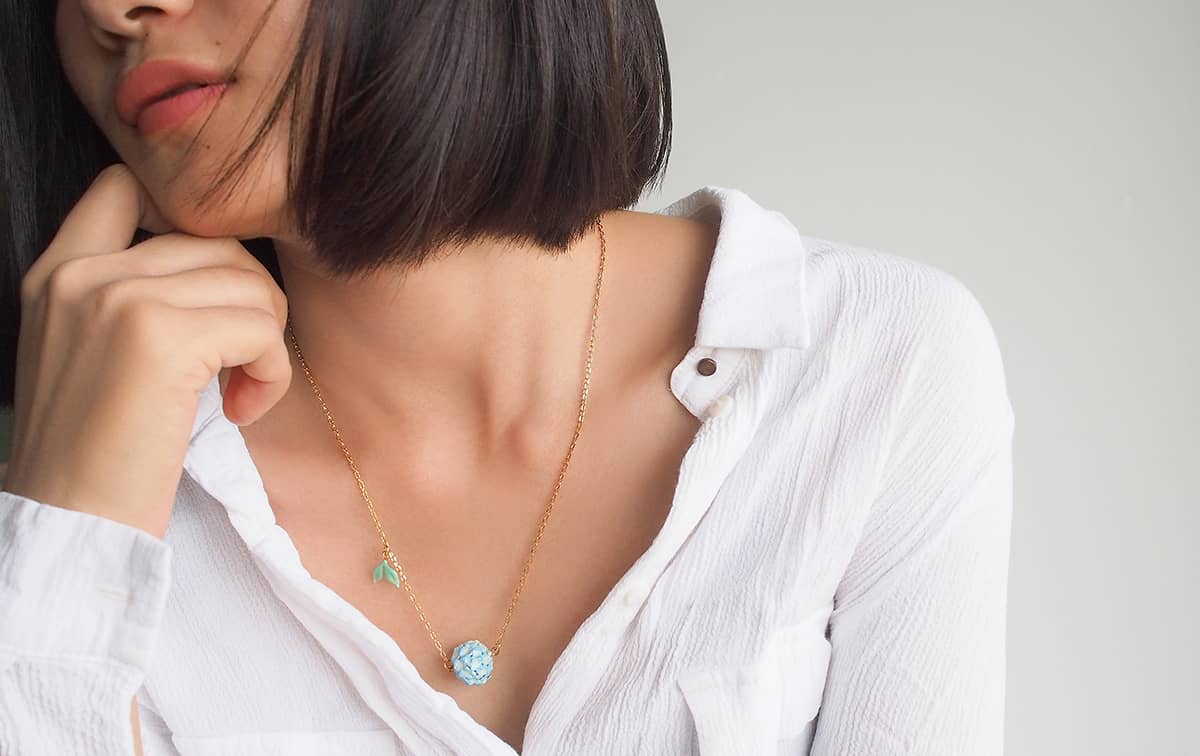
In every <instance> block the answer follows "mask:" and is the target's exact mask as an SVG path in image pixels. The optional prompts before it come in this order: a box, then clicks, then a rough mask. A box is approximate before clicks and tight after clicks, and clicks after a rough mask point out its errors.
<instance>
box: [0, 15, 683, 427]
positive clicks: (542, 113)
mask: <svg viewBox="0 0 1200 756" xmlns="http://www.w3.org/2000/svg"><path fill="white" fill-rule="evenodd" d="M55 5H56V3H53V2H48V3H43V2H37V3H28V2H21V1H20V0H0V8H2V10H0V28H4V29H8V30H9V32H8V34H9V40H10V41H6V43H5V45H4V46H3V51H2V52H0V56H2V57H0V182H2V184H3V190H0V246H2V253H3V261H2V262H0V309H2V311H0V404H7V405H11V404H12V401H13V381H14V375H15V369H16V366H15V362H16V345H17V334H18V329H19V317H20V300H19V291H20V281H21V277H22V276H23V275H24V271H25V270H27V269H28V267H29V266H30V265H31V264H32V262H33V260H34V259H35V258H36V257H37V255H38V254H40V252H41V251H42V250H43V249H44V248H45V246H46V245H47V244H48V243H49V240H50V238H52V236H53V234H54V232H55V230H56V229H57V227H58V224H59V223H61V221H62V218H63V217H64V216H65V215H66V213H67V211H68V210H69V209H70V207H71V206H72V205H73V204H74V202H75V201H76V200H77V199H78V197H79V196H80V195H81V194H82V192H83V191H84V190H85V189H86V187H87V186H88V184H89V183H90V181H91V179H92V178H93V177H94V176H95V175H96V173H98V172H99V170H100V169H101V168H102V167H104V166H105V165H107V164H109V163H112V162H117V161H118V158H117V156H116V155H115V153H114V152H113V150H112V148H111V146H110V145H109V144H108V143H107V141H106V140H105V138H104V136H103V134H102V133H101V132H100V131H99V129H98V128H97V127H96V126H95V124H94V123H93V122H92V121H91V119H90V117H89V116H88V115H87V113H86V112H85V111H84V109H83V107H82V106H81V105H80V103H79V101H78V100H77V99H76V97H75V95H74V93H73V92H72V91H71V89H70V87H69V86H68V85H67V82H66V79H65V77H64V75H63V73H62V69H61V66H60V63H59V60H58V55H57V51H56V50H55V47H54V10H55ZM268 12H269V11H268ZM298 38H299V48H298V49H300V50H303V51H311V54H308V53H307V52H306V54H305V55H298V56H297V57H296V59H295V60H294V61H293V63H292V64H291V66H290V67H289V70H288V72H287V76H286V79H285V81H284V85H283V87H282V89H281V91H280V93H279V97H278V98H277V100H276V101H275V103H274V105H273V107H272V109H271V111H270V113H269V114H268V116H267V120H265V121H264V123H263V124H261V126H260V127H259V129H258V131H257V133H256V135H255V138H254V139H253V140H252V141H251V144H250V145H249V147H248V148H247V150H246V151H245V152H241V153H239V154H236V155H234V156H231V161H230V163H229V165H228V166H226V167H227V170H226V171H224V172H223V174H222V177H221V178H220V179H218V180H217V181H216V182H215V183H214V184H213V185H212V186H210V187H206V188H205V190H204V192H203V193H202V194H203V196H204V198H209V197H211V196H213V195H219V193H220V192H222V191H224V189H225V187H226V182H227V181H236V180H237V178H238V177H239V175H240V174H241V171H242V169H244V168H245V166H246V165H247V162H248V160H249V158H250V157H251V156H252V154H253V151H254V149H255V148H256V147H258V146H259V145H260V144H261V141H262V139H263V138H264V137H265V136H266V134H267V133H268V131H269V130H270V129H271V128H272V127H273V126H274V125H275V124H276V123H277V122H278V119H279V118H280V114H281V113H283V112H285V110H290V112H291V119H290V125H291V131H290V134H291V136H290V140H289V176H288V184H289V195H290V205H291V207H292V209H293V210H294V212H295V220H296V223H297V226H298V229H299V231H300V232H301V233H302V234H303V235H304V237H305V238H306V239H307V240H308V241H309V242H310V243H312V244H313V246H314V249H315V253H316V254H317V256H318V260H319V261H320V262H321V263H322V264H323V265H324V266H325V267H326V268H327V269H328V270H329V271H330V272H331V273H332V274H334V275H340V276H353V275H357V274H360V273H366V272H370V271H372V270H375V269H377V268H378V267H380V266H382V265H385V264H389V263H405V264H419V263H420V262H421V261H422V260H424V259H425V257H426V256H427V255H428V254H429V253H431V252H432V251H433V250H436V249H438V248H442V247H444V246H446V245H454V244H458V243H466V242H470V241H473V240H475V239H477V238H480V237H483V236H494V237H498V238H502V239H509V240H512V241H514V242H532V243H535V244H538V245H540V246H546V247H551V248H556V249H565V248H566V247H567V246H568V245H570V244H571V243H573V242H574V241H575V240H577V239H578V238H580V236H582V235H583V234H584V233H586V232H587V231H589V230H590V229H591V228H592V227H593V226H594V225H595V222H596V219H597V217H598V216H599V215H600V214H601V213H602V212H605V211H607V210H612V209H617V208H627V207H629V206H631V205H633V204H634V203H635V202H637V200H638V199H639V198H640V197H641V195H642V194H643V192H645V191H646V190H647V189H648V188H650V187H651V186H652V185H653V184H654V183H655V182H656V181H660V180H661V178H662V173H663V171H664V170H665V168H666V162H667V157H668V154H669V152H670V141H671V93H670V74H669V69H668V65H667V55H666V43H665V40H664V38H663V32H662V26H661V21H660V19H659V16H658V11H657V9H656V8H655V5H654V2H653V0H354V1H353V2H330V1H328V0H312V2H311V5H310V6H309V11H308V14H307V16H306V18H305V21H304V24H303V28H302V29H301V30H300V32H299V37H298ZM301 89H303V90H304V91H301ZM297 95H302V96H299V97H298V96H297ZM289 103H291V104H292V105H293V107H291V108H288V107H287V106H288V104H289ZM246 246H247V247H248V248H249V249H250V251H251V252H252V253H253V254H254V255H255V256H256V257H258V259H259V260H260V261H262V262H263V264H264V265H266V266H267V268H268V269H269V270H271V271H272V273H273V274H274V275H275V277H276V280H277V281H279V283H280V285H281V286H282V283H283V282H282V280H280V277H279V270H278V266H277V264H276V262H275V259H274V251H273V249H272V247H271V244H270V242H269V240H265V239H259V240H250V241H247V242H246Z"/></svg>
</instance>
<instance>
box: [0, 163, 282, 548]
mask: <svg viewBox="0 0 1200 756" xmlns="http://www.w3.org/2000/svg"><path fill="white" fill-rule="evenodd" d="M139 226H141V227H143V228H148V229H150V230H165V229H166V226H165V224H164V223H163V222H162V220H161V218H158V216H157V212H156V211H155V210H154V207H153V203H152V202H151V200H150V199H149V197H148V196H147V195H146V193H145V190H144V189H143V188H142V187H141V185H140V183H139V182H138V181H137V179H136V178H135V177H134V176H133V174H132V173H131V172H130V171H129V169H128V168H126V167H125V166H123V165H115V166H111V167H109V168H107V169H105V170H104V171H103V172H102V173H101V174H100V176H99V177H98V178H97V179H96V181H95V182H94V183H93V184H92V186H91V187H90V188H89V189H88V191H87V192H86V193H85V194H84V195H83V197H82V198H81V199H80V200H79V202H78V203H77V204H76V205H75V207H74V208H73V209H72V210H71V212H70V214H69V215H68V216H67V218H66V220H65V221H64V222H63V224H62V226H61V227H60V228H59V230H58V233H57V235H56V236H55V237H54V240H53V241H52V242H51V244H50V246H49V247H48V248H47V249H46V250H45V252H43V253H42V255H41V256H40V257H39V258H38V259H37V260H36V261H35V262H34V264H33V265H32V266H31V267H30V269H29V270H28V271H27V272H26V274H25V276H24V279H23V280H22V283H21V332H20V336H19V341H18V347H17V376H16V394H15V399H16V401H15V417H14V421H15V422H14V428H13V445H12V453H11V457H10V460H9V469H8V478H7V480H6V482H5V490H8V491H11V492H12V493H16V494H20V495H23V496H27V497H29V498H31V499H35V500H38V501H40V502H44V503H46V504H52V505H55V506H60V507H64V508H67V509H72V510H78V511H84V512H90V513H92V514H96V515H100V516H103V517H107V518H110V519H113V520H116V521H119V522H123V523H125V524H128V525H132V526H135V527H139V528H142V529H144V530H146V531H148V532H150V533H152V534H153V535H156V536H158V537H159V538H161V537H163V535H164V534H165V532H166V527H167V521H168V520H169V518H170V513H171V508H172V507H173V505H174V500H175V492H176V487H177V485H178V483H179V477H180V473H181V471H182V469H183V459H184V456H185V454H186V452H187V446H188V442H189V440H190V433H191V430H192V427H193V424H194V422H195V417H196V411H197V405H198V397H199V394H200V392H201V391H202V390H203V389H204V388H205V387H206V386H207V385H208V384H209V383H210V382H211V380H212V378H213V376H215V375H216V374H217V373H218V372H219V371H221V370H222V369H223V368H232V371H231V373H230V375H229V382H228V385H227V386H226V387H225V390H224V402H225V404H224V407H225V411H226V415H227V416H228V417H229V418H230V419H231V420H233V421H234V422H237V423H238V424H240V425H246V424H249V423H251V422H253V421H254V420H257V419H258V418H259V417H261V416H262V415H263V414H265V413H266V412H267V411H268V410H269V409H270V408H271V407H272V406H273V405H274V404H275V403H276V402H277V401H279V399H281V398H282V397H283V395H284V394H285V393H286V391H287V387H288V385H289V383H290V381H291V375H292V368H291V363H290V360H289V357H288V351H287V345H286V344H285V343H284V339H283V329H284V327H285V325H286V323H287V299H286V297H285V296H284V293H283V291H282V290H281V289H280V288H279V286H278V285H277V284H276V283H275V281H274V279H273V278H272V277H271V274H270V273H269V272H268V271H267V270H266V268H264V267H263V266H262V264H261V263H259V262H258V260H256V259H255V258H254V256H253V255H251V254H250V253H249V252H248V251H247V250H246V248H245V247H243V246H242V245H241V244H240V243H239V242H238V241H237V240H236V239H208V238H200V237H196V236H190V235H187V234H182V233H164V234H162V235H160V236H156V237H154V238H152V239H149V240H148V241H145V242H142V243H141V244H137V245H135V246H133V247H130V246H129V244H130V242H131V240H132V238H133V234H134V232H135V231H136V230H137V228H138V227H139Z"/></svg>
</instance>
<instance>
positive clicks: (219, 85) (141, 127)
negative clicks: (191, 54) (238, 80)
mask: <svg viewBox="0 0 1200 756" xmlns="http://www.w3.org/2000/svg"><path fill="white" fill-rule="evenodd" d="M228 82H229V77H228V76H226V75H225V74H224V73H223V72H221V71H219V70H216V69H213V68H208V67H206V66H202V65H199V64H196V63H190V62H187V61H182V60H167V59H158V60H149V61H146V62H145V63H142V64H141V65H139V66H137V67H136V68H134V69H132V70H130V71H129V72H128V73H127V74H125V75H124V76H122V77H121V80H120V82H119V83H118V84H117V92H116V109H117V115H118V116H119V117H120V119H121V120H122V121H123V122H125V123H126V124H127V125H129V126H132V127H134V128H136V129H137V130H138V131H140V132H142V134H143V135H145V134H148V133H152V132H155V131H160V130H162V129H164V128H169V127H171V126H174V125H177V124H178V123H180V122H182V121H184V120H186V119H187V116H189V115H191V113H193V112H195V110H196V109H198V108H199V107H200V106H202V105H204V104H206V103H207V102H209V101H210V100H212V99H215V97H216V96H217V95H219V94H220V93H221V91H223V90H224V89H225V86H226V85H227V84H228Z"/></svg>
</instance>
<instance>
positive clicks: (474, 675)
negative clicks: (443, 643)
mask: <svg viewBox="0 0 1200 756" xmlns="http://www.w3.org/2000/svg"><path fill="white" fill-rule="evenodd" d="M450 663H451V664H452V665H453V666H454V674H455V675H456V676H457V677H458V679H459V680H462V681H463V682H465V683H466V684H467V685H483V684H484V683H485V682H487V681H488V680H490V679H492V650H491V649H490V648H488V647H487V646H485V645H483V644H482V643H480V642H479V641H477V640H469V641H467V642H466V643H460V644H459V645H457V646H455V647H454V653H453V654H451V655H450Z"/></svg>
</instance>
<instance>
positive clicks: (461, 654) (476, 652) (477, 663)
mask: <svg viewBox="0 0 1200 756" xmlns="http://www.w3.org/2000/svg"><path fill="white" fill-rule="evenodd" d="M371 578H372V581H373V582H376V583H378V582H379V581H380V580H387V581H388V582H389V583H391V584H392V585H394V586H396V587H397V588H399V587H400V574H399V573H398V572H396V570H395V568H394V567H392V565H391V564H390V563H389V562H388V560H387V557H386V556H385V557H384V559H383V561H382V562H380V563H379V564H377V565H376V566H375V569H374V570H373V571H372V572H371ZM450 665H451V666H452V667H453V668H454V675H455V676H456V677H457V678H458V679H459V680H462V681H463V682H465V683H466V684H467V685H483V684H484V683H485V682H487V681H488V680H490V679H492V667H493V659H492V650H491V649H490V648H488V647H487V646H485V645H483V644H482V643H480V642H479V641H477V640H469V641H467V642H466V643H460V644H459V645H457V646H455V648H454V653H453V654H451V656H450Z"/></svg>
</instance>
